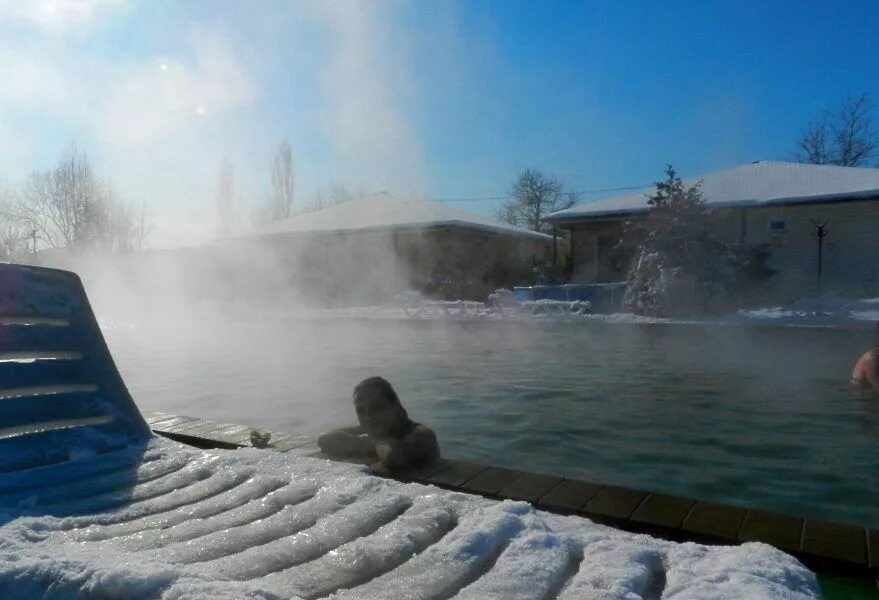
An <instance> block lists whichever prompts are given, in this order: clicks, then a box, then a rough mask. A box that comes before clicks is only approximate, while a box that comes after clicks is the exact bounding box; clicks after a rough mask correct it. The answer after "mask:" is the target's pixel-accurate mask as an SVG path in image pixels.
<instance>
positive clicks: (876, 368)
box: [864, 356, 879, 392]
mask: <svg viewBox="0 0 879 600" xmlns="http://www.w3.org/2000/svg"><path fill="white" fill-rule="evenodd" d="M864 367H865V368H864V377H865V378H866V379H867V382H868V383H869V384H870V387H872V388H873V390H874V391H877V392H879V365H877V364H876V359H875V358H873V357H872V356H870V358H869V359H868V362H867V364H865V365H864Z"/></svg>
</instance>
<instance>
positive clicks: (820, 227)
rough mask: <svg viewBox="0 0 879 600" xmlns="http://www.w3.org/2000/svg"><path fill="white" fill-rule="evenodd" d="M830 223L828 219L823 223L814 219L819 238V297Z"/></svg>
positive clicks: (816, 235) (813, 222) (816, 233)
mask: <svg viewBox="0 0 879 600" xmlns="http://www.w3.org/2000/svg"><path fill="white" fill-rule="evenodd" d="M829 222H830V219H829V218H827V219H825V220H824V222H823V223H820V222H818V220H816V219H812V225H814V226H815V234H814V235H815V237H817V238H818V296H819V297H820V296H821V272H822V270H823V268H822V267H823V262H824V238H826V237H827V236H828V235H829V233H828V231H827V224H828V223H829Z"/></svg>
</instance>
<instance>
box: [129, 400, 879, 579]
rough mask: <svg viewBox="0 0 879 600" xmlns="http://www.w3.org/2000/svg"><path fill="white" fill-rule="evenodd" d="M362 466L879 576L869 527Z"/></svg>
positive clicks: (594, 490) (162, 428)
mask: <svg viewBox="0 0 879 600" xmlns="http://www.w3.org/2000/svg"><path fill="white" fill-rule="evenodd" d="M145 419H146V421H147V422H148V423H149V424H150V427H152V428H153V430H154V431H155V432H156V433H159V434H161V435H164V436H168V437H170V438H172V439H176V440H179V441H183V442H186V443H191V444H194V445H196V446H197V447H200V448H210V447H217V448H228V447H247V446H249V445H250V432H251V431H252V429H251V428H249V427H246V426H240V425H234V424H230V423H216V422H213V421H203V420H201V419H197V418H194V417H180V416H175V415H170V414H167V413H158V412H156V413H147V414H146V415H145ZM230 431H231V432H233V434H232V435H229V434H228V432H230ZM270 433H271V434H272V438H271V440H272V443H273V444H275V443H276V444H277V446H274V445H273V446H272V447H271V449H273V450H276V451H278V452H282V453H293V454H296V455H301V456H311V457H318V458H328V457H325V456H323V455H322V454H321V453H320V452H319V450H318V449H317V447H316V444H315V441H314V439H313V438H311V437H309V436H305V435H299V436H295V435H290V434H284V433H279V432H270ZM355 462H356V461H355ZM357 464H363V465H364V466H366V467H368V468H369V469H370V471H371V472H372V473H374V474H376V475H379V476H382V477H387V478H391V479H395V480H397V481H401V482H414V483H422V484H429V485H436V486H440V487H443V488H445V489H449V490H453V491H460V492H466V493H470V494H478V495H481V496H485V497H488V498H495V499H502V500H520V501H526V502H530V503H532V504H533V505H534V506H536V507H537V508H539V509H542V510H547V511H552V512H556V513H561V514H571V515H580V516H582V517H586V518H588V519H591V520H593V521H596V522H601V523H605V524H608V525H611V526H613V527H617V528H621V529H625V530H627V531H631V532H636V533H647V534H651V535H657V536H660V537H663V538H666V539H672V540H679V541H696V542H700V543H709V544H736V543H742V542H764V543H767V544H770V545H772V546H775V547H777V548H779V549H782V550H784V551H785V552H790V553H791V554H793V555H794V556H797V557H798V558H800V559H801V560H803V561H805V562H806V563H807V564H810V565H813V566H816V567H822V568H830V569H834V570H835V569H839V568H843V569H846V570H854V571H859V572H863V571H873V572H874V574H876V573H879V532H876V531H872V530H868V529H865V528H863V527H856V526H853V525H846V524H841V523H832V522H827V521H821V520H817V519H809V518H800V517H791V516H787V515H779V514H773V513H767V512H764V511H758V510H751V509H747V508H743V507H738V506H730V505H725V504H719V503H715V502H704V501H700V500H695V499H692V498H681V497H678V496H670V495H667V494H661V493H651V492H647V491H643V490H633V489H628V488H622V487H618V486H610V485H602V484H599V483H593V482H586V481H577V480H573V479H566V478H562V477H555V476H551V475H542V474H537V473H529V472H526V471H520V470H514V469H504V468H498V467H491V466H488V465H482V464H477V463H471V462H467V461H459V460H446V459H443V460H440V461H438V462H437V463H434V464H431V465H425V466H423V467H419V468H415V469H408V470H405V471H398V472H394V473H392V472H390V471H388V470H387V469H385V468H384V467H383V466H382V465H381V464H378V463H373V464H367V463H357Z"/></svg>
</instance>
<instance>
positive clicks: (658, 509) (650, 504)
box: [629, 493, 696, 529]
mask: <svg viewBox="0 0 879 600" xmlns="http://www.w3.org/2000/svg"><path fill="white" fill-rule="evenodd" d="M695 503H696V501H695V500H693V499H692V498H681V497H680V496H670V495H668V494H653V493H651V494H650V495H649V496H647V498H646V499H645V500H644V501H643V502H642V503H641V504H640V505H639V506H638V508H637V509H635V512H633V513H632V516H631V517H629V520H631V521H634V522H636V523H644V524H646V525H655V526H658V527H664V528H667V529H678V528H679V527H680V526H681V524H682V523H683V522H684V518H685V517H686V516H687V513H689V512H690V509H691V508H692V507H693V505H694V504H695Z"/></svg>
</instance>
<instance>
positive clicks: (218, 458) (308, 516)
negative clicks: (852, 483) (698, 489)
mask: <svg viewBox="0 0 879 600" xmlns="http://www.w3.org/2000/svg"><path fill="white" fill-rule="evenodd" d="M0 523H3V525H2V526H0V597H2V598H21V599H24V598H41V597H44V598H52V599H60V598H131V599H136V598H163V599H165V598H166V599H181V600H182V599H197V598H199V599H215V598H220V599H223V598H235V599H238V598H308V599H310V598H324V597H333V598H358V599H359V598H364V599H368V598H395V599H396V598H424V599H427V598H472V599H477V598H504V599H526V598H528V599H535V600H538V599H539V600H546V599H551V598H564V599H568V598H589V599H601V600H638V599H645V600H646V599H658V598H669V599H676V600H683V599H693V600H711V599H718V600H719V599H729V600H732V599H740V598H786V599H795V600H807V599H814V598H819V597H820V594H819V592H818V591H817V589H818V588H817V585H816V581H815V577H814V575H813V574H812V573H811V572H810V571H809V570H808V569H806V568H805V567H803V566H802V565H801V564H800V563H799V562H798V561H797V560H795V559H794V558H792V557H790V556H788V555H786V554H784V553H782V552H780V551H778V550H775V549H773V548H771V547H770V546H766V545H763V544H745V545H742V546H739V547H708V546H701V545H697V544H676V543H672V542H666V541H661V540H657V539H654V538H651V537H648V536H643V535H634V534H629V533H625V532H621V531H617V530H614V529H611V528H608V527H604V526H600V525H596V524H593V523H591V522H589V521H587V520H585V519H581V518H577V517H562V516H558V515H553V514H549V513H544V512H540V511H537V510H534V509H533V508H532V507H531V506H530V505H528V504H525V503H521V502H509V501H508V502H495V501H491V500H485V499H482V498H478V497H474V496H469V495H465V494H460V493H454V492H448V491H444V490H440V489H438V488H435V487H431V486H424V485H418V484H402V483H398V482H394V481H390V480H385V479H381V478H378V477H375V476H372V475H370V474H369V473H368V472H367V471H366V469H365V468H363V467H359V466H355V465H348V464H342V463H332V462H328V461H324V460H317V459H312V458H306V457H303V456H296V455H290V454H277V453H274V452H270V451H259V450H236V451H219V450H218V451H200V450H194V449H190V448H187V447H184V446H180V445H177V444H173V443H171V442H168V441H166V440H153V441H151V442H150V443H149V445H148V446H146V447H145V448H141V449H140V450H139V451H134V450H126V451H120V452H115V453H111V454H104V455H100V456H94V457H84V458H80V459H78V460H75V461H73V462H69V463H66V464H64V465H57V466H51V467H43V468H40V469H32V470H30V471H25V472H19V473H16V474H12V475H6V476H4V478H2V479H0Z"/></svg>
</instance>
